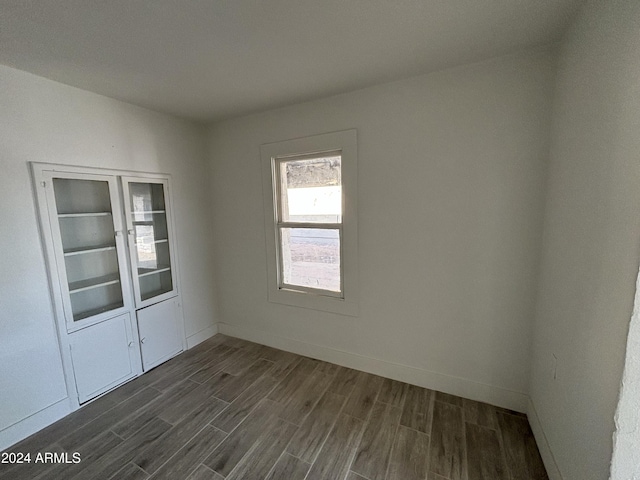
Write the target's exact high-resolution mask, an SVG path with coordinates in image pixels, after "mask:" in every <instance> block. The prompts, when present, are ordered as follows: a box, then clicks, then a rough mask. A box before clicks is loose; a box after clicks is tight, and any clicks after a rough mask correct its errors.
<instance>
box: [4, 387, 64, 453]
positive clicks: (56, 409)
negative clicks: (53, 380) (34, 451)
mask: <svg viewBox="0 0 640 480" xmlns="http://www.w3.org/2000/svg"><path fill="white" fill-rule="evenodd" d="M72 410H73V409H72V408H71V404H70V402H69V398H68V397H65V398H63V399H62V400H59V401H57V402H56V403H54V404H52V405H49V406H48V407H46V408H44V409H42V410H40V411H39V412H36V413H34V414H33V415H29V416H28V417H26V418H24V419H22V420H20V421H19V422H17V423H14V424H13V425H11V426H9V427H7V428H5V429H4V430H2V431H0V450H5V449H7V448H9V447H10V446H11V445H15V444H16V443H18V442H19V441H21V440H24V439H25V438H27V437H28V436H29V435H33V434H34V433H36V432H38V431H40V430H42V429H43V428H45V427H47V426H49V425H51V424H52V423H54V422H57V421H58V420H60V419H61V418H62V417H65V416H67V415H69V414H70V413H71V411H72ZM24 453H26V452H24Z"/></svg>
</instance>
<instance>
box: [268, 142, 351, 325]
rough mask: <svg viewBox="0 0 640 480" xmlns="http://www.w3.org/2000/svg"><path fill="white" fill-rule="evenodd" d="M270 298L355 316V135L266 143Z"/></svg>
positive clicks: (275, 300)
mask: <svg viewBox="0 0 640 480" xmlns="http://www.w3.org/2000/svg"><path fill="white" fill-rule="evenodd" d="M261 156H262V162H263V176H264V191H265V215H266V217H265V218H266V230H267V255H268V267H269V268H268V274H269V279H268V287H269V300H270V301H274V302H277V303H285V304H288V305H296V306H301V307H306V308H314V309H318V310H326V311H330V312H335V313H342V314H346V315H356V314H357V284H356V282H357V252H356V247H357V218H356V198H357V182H356V172H357V169H356V161H357V155H356V132H355V130H349V131H345V132H336V133H330V134H325V135H317V136H314V137H307V138H302V139H297V140H290V141H286V142H279V143H274V144H268V145H263V146H262V148H261Z"/></svg>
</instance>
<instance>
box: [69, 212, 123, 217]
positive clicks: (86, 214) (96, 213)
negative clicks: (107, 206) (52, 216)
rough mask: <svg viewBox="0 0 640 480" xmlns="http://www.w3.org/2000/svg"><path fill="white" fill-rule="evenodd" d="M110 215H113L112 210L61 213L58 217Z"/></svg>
mask: <svg viewBox="0 0 640 480" xmlns="http://www.w3.org/2000/svg"><path fill="white" fill-rule="evenodd" d="M109 215H111V212H93V213H90V212H89V213H59V214H58V218H79V217H107V216H109Z"/></svg>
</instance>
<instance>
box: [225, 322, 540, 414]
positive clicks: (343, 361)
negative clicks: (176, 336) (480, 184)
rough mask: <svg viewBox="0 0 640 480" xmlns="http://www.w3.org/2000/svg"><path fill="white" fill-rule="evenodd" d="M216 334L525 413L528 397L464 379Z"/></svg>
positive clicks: (285, 342)
mask: <svg viewBox="0 0 640 480" xmlns="http://www.w3.org/2000/svg"><path fill="white" fill-rule="evenodd" d="M218 331H219V332H220V333H222V334H224V335H229V336H231V337H237V338H242V339H244V340H249V341H252V342H256V343H260V344H262V345H268V346H270V347H274V348H278V349H280V350H286V351H288V352H293V353H297V354H299V355H305V356H308V357H312V358H317V359H319V360H324V361H326V362H331V363H335V364H337V365H342V366H345V367H349V368H354V369H356V370H361V371H364V372H369V373H373V374H375V375H380V376H382V377H386V378H391V379H394V380H399V381H401V382H406V383H410V384H413V385H418V386H420V387H425V388H430V389H433V390H438V391H440V392H444V393H449V394H451V395H458V396H460V397H464V398H469V399H472V400H478V401H481V402H486V403H489V404H491V405H496V406H498V407H503V408H508V409H510V410H515V411H517V412H522V413H524V412H526V409H527V400H528V398H529V397H528V396H527V394H525V393H521V392H514V391H512V390H508V389H505V388H501V387H496V386H493V385H486V384H484V383H479V382H474V381H473V380H468V379H465V378H459V377H453V376H450V375H445V374H442V373H436V372H431V371H429V370H424V369H421V368H416V367H411V366H409V365H402V364H399V363H393V362H388V361H386V360H381V359H377V358H373V357H367V356H365V355H360V354H357V353H351V352H345V351H342V350H336V349H333V348H330V347H325V346H322V345H316V344H312V343H306V342H302V341H300V340H294V339H292V338H285V337H280V336H277V335H272V334H270V333H266V332H262V331H257V330H249V329H245V328H242V327H237V326H234V325H229V324H226V323H218Z"/></svg>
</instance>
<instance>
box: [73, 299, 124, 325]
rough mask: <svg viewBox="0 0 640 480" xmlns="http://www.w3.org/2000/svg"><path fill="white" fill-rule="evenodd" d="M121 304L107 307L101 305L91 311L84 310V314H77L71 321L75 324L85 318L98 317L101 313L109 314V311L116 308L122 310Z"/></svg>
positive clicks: (112, 304)
mask: <svg viewBox="0 0 640 480" xmlns="http://www.w3.org/2000/svg"><path fill="white" fill-rule="evenodd" d="M122 306H123V303H122V302H118V303H111V304H109V305H103V306H102V307H98V308H93V309H91V310H86V311H84V312H78V313H76V314H75V315H74V316H73V320H74V321H75V322H77V321H78V320H84V319H85V318H89V317H93V316H94V315H98V314H99V313H103V312H110V311H111V310H115V309H117V308H122Z"/></svg>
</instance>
